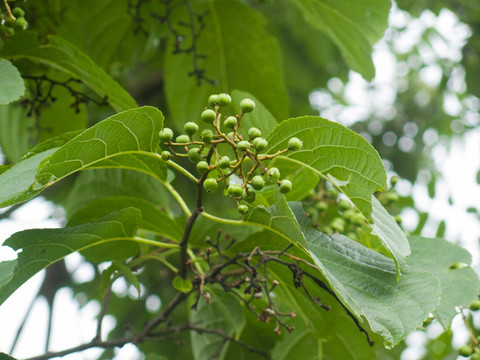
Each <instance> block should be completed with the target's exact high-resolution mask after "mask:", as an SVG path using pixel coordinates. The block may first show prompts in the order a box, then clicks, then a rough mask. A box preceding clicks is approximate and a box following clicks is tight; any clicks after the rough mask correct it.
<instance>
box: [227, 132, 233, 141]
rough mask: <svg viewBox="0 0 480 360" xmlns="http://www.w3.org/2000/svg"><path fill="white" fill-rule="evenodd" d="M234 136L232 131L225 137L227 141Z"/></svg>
mask: <svg viewBox="0 0 480 360" xmlns="http://www.w3.org/2000/svg"><path fill="white" fill-rule="evenodd" d="M234 135H235V133H234V132H233V131H231V132H229V133H228V134H227V137H228V138H229V139H233V136H234Z"/></svg>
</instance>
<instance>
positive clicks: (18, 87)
mask: <svg viewBox="0 0 480 360" xmlns="http://www.w3.org/2000/svg"><path fill="white" fill-rule="evenodd" d="M0 79H2V86H0V105H5V104H8V103H11V102H12V101H15V100H18V99H20V97H21V96H22V95H23V94H24V93H25V84H24V82H23V79H22V76H21V75H20V73H19V72H18V70H17V68H16V67H15V66H13V65H12V63H11V62H10V61H8V60H3V59H0Z"/></svg>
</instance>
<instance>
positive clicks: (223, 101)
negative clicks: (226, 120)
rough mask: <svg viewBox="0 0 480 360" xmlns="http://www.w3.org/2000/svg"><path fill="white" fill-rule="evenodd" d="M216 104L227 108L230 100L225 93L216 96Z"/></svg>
mask: <svg viewBox="0 0 480 360" xmlns="http://www.w3.org/2000/svg"><path fill="white" fill-rule="evenodd" d="M218 102H219V104H220V105H222V106H228V105H230V103H231V102H232V98H231V97H230V95H228V94H227V93H224V94H220V95H218Z"/></svg>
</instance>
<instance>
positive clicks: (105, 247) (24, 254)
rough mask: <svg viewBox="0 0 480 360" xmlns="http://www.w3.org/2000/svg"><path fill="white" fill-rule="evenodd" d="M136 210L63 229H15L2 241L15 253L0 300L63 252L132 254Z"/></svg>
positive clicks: (108, 256)
mask: <svg viewBox="0 0 480 360" xmlns="http://www.w3.org/2000/svg"><path fill="white" fill-rule="evenodd" d="M139 217H140V212H139V211H138V210H137V209H133V208H129V209H125V210H122V211H119V212H116V213H112V214H110V215H108V216H106V217H104V218H102V219H100V220H99V221H96V222H92V223H88V224H83V225H79V226H74V227H71V228H64V229H33V230H25V231H21V232H17V233H15V234H13V235H12V236H10V237H9V238H8V239H7V240H6V241H5V242H4V244H3V245H6V246H10V247H11V248H12V249H14V250H20V249H21V250H22V251H21V252H19V253H18V259H17V261H18V263H17V265H16V267H15V272H14V274H13V277H12V278H11V279H10V281H9V282H8V283H6V284H4V285H3V286H2V287H1V288H0V304H2V303H3V302H4V301H5V300H6V299H7V298H8V297H9V296H10V295H11V294H12V293H13V292H14V291H15V290H17V289H18V288H19V287H20V286H21V285H22V284H24V283H25V282H26V281H27V280H28V279H30V278H31V277H32V276H33V275H35V274H36V273H38V272H39V271H40V270H42V269H44V268H46V267H47V266H49V265H51V264H53V263H55V262H56V261H58V260H61V259H63V258H64V257H66V256H67V255H69V254H71V253H73V252H76V251H83V252H84V254H86V255H87V256H88V257H89V258H90V259H92V260H94V261H99V262H100V261H109V260H122V259H125V258H127V257H129V256H132V255H134V254H135V253H136V252H137V251H138V245H137V244H136V243H135V242H134V241H135V239H134V238H133V236H134V234H135V231H136V227H137V222H138V219H139Z"/></svg>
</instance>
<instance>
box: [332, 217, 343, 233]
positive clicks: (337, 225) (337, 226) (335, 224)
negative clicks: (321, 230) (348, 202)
mask: <svg viewBox="0 0 480 360" xmlns="http://www.w3.org/2000/svg"><path fill="white" fill-rule="evenodd" d="M330 227H331V228H332V229H333V230H335V231H337V232H340V233H341V232H343V231H344V230H345V220H343V219H342V218H340V217H336V218H334V219H333V220H332V222H331V223H330Z"/></svg>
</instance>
